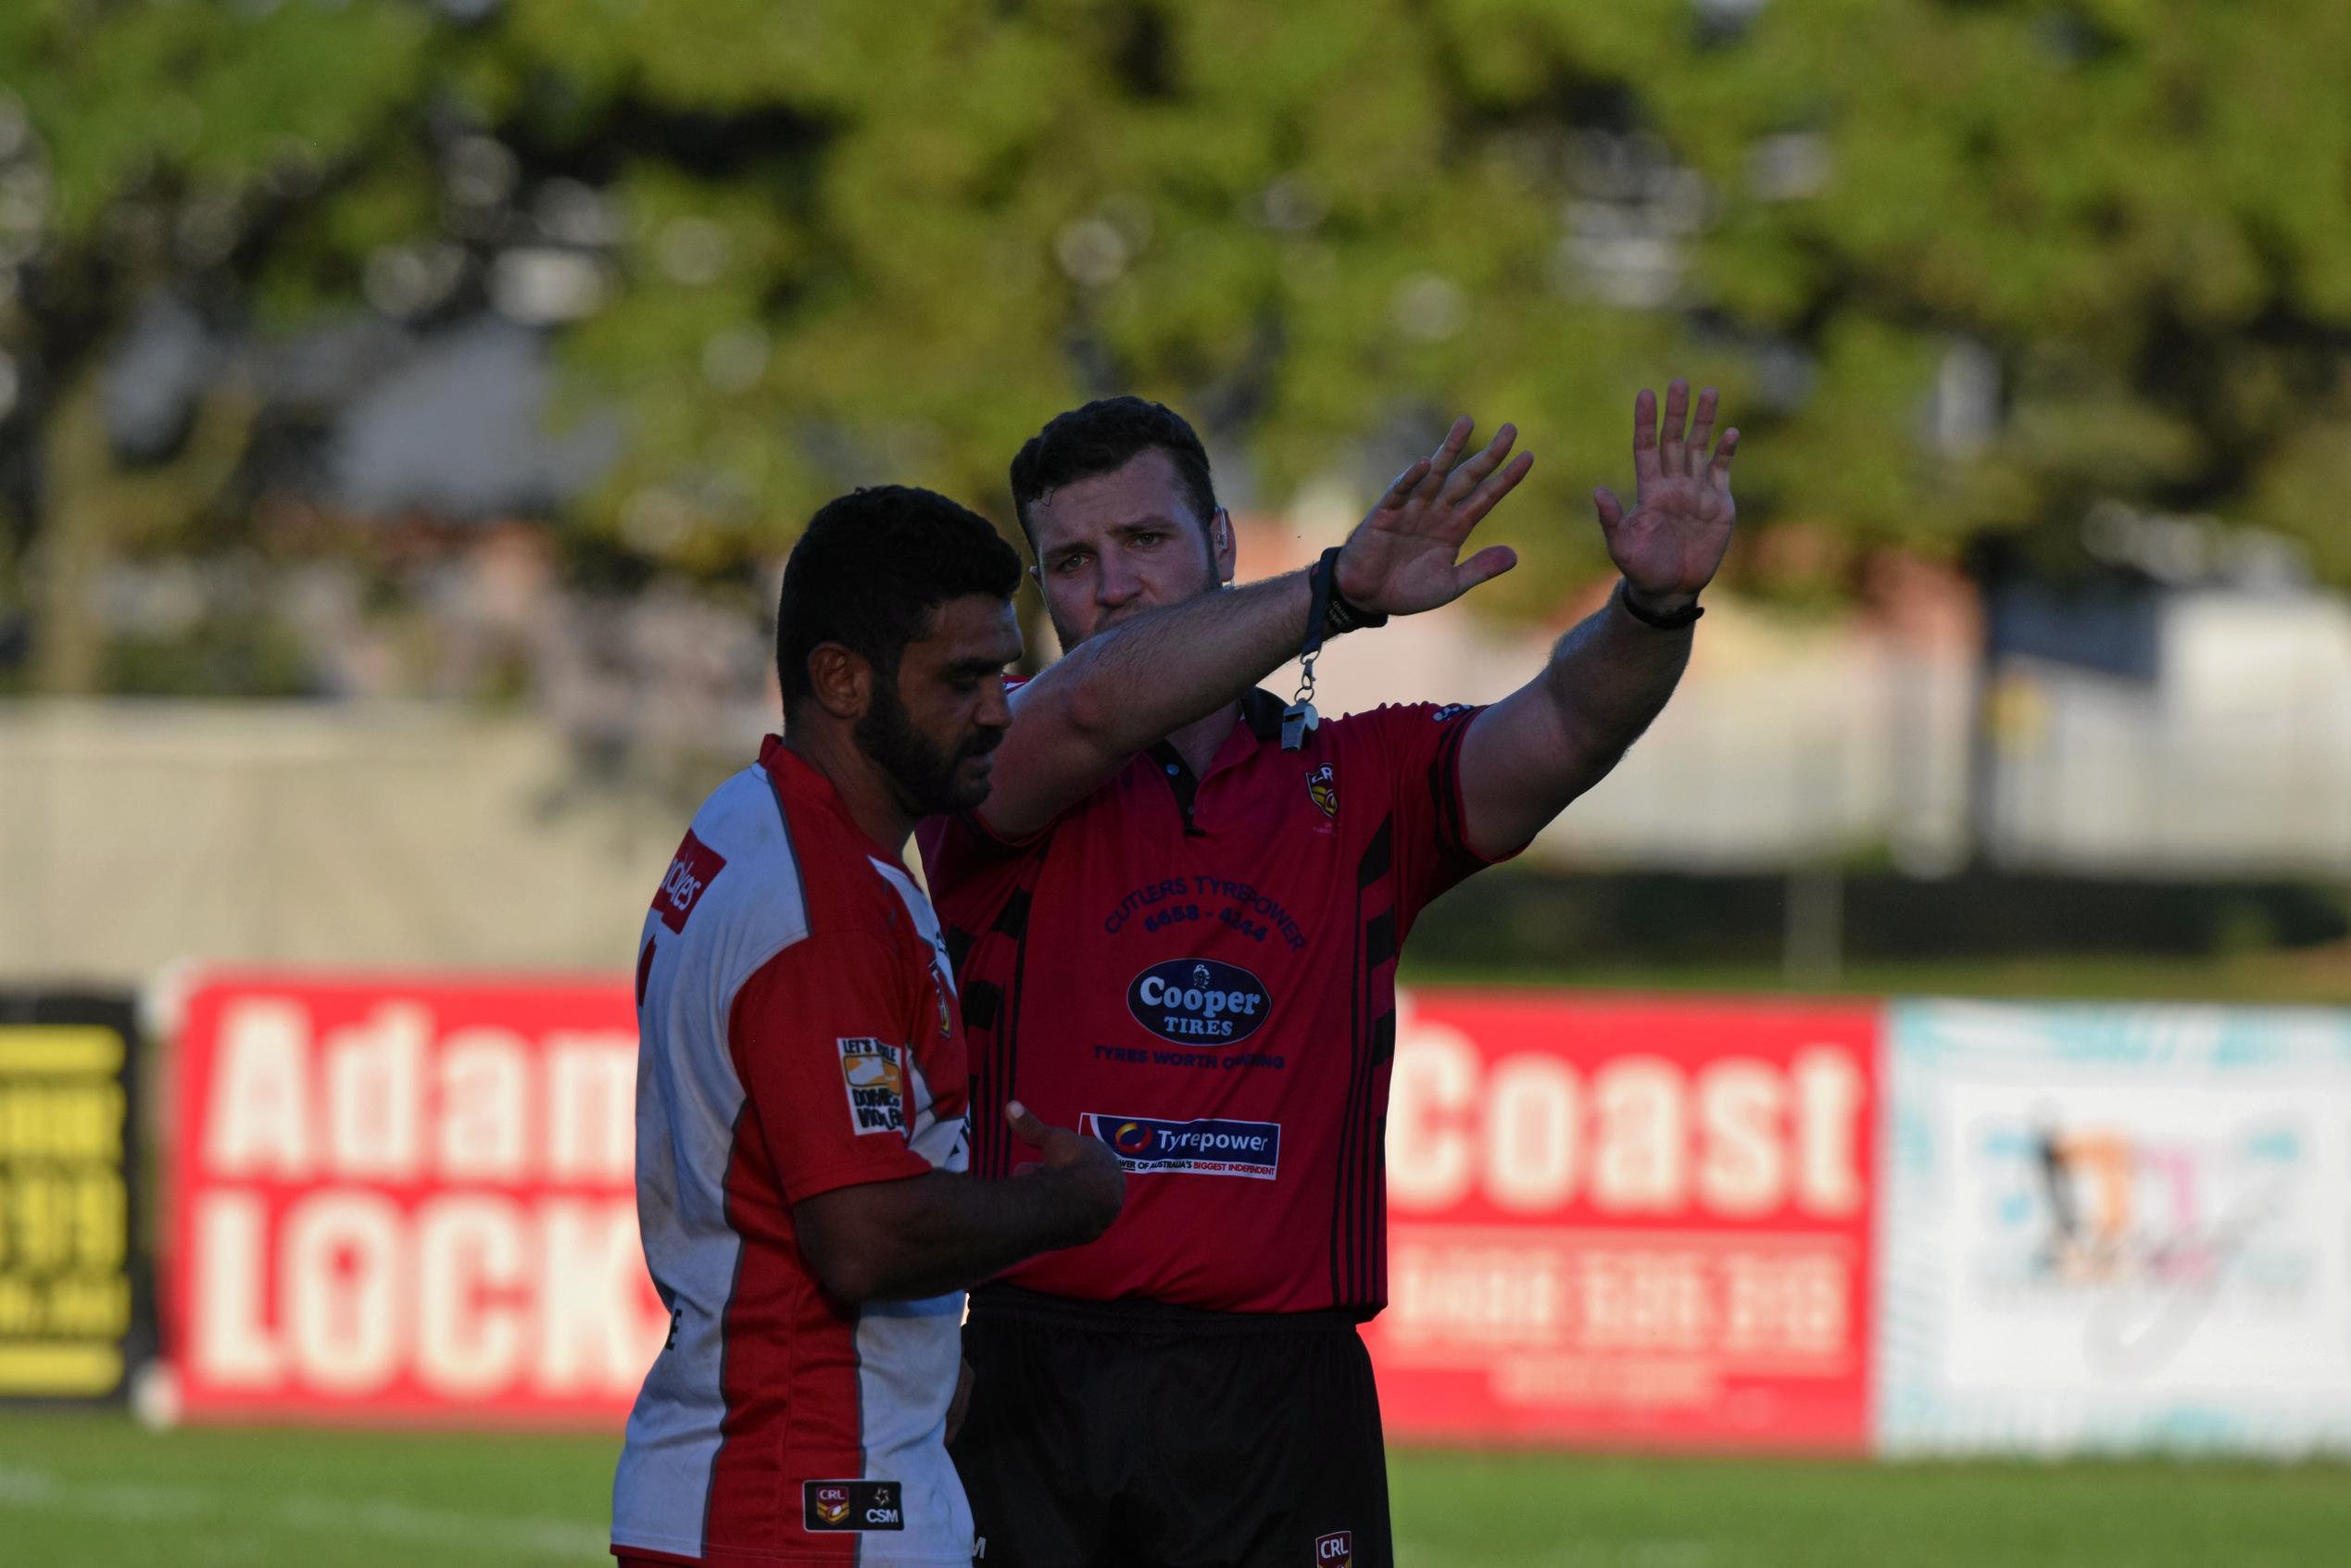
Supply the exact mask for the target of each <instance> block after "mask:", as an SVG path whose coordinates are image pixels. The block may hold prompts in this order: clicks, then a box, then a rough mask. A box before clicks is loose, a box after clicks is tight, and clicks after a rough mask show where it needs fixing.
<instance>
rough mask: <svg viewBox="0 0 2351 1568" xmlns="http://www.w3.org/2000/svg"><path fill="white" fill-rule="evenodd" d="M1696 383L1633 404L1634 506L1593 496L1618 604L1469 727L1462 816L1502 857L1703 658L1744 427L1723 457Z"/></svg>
mask: <svg viewBox="0 0 2351 1568" xmlns="http://www.w3.org/2000/svg"><path fill="white" fill-rule="evenodd" d="M1689 415H1690V384H1689V383H1687V382H1684V381H1681V380H1678V379H1677V380H1676V381H1674V382H1673V383H1672V384H1671V385H1670V386H1668V387H1667V388H1666V409H1665V422H1664V427H1663V429H1662V430H1661V429H1660V428H1659V425H1658V419H1657V400H1656V397H1655V396H1654V395H1653V394H1652V393H1650V392H1649V391H1647V390H1646V389H1643V390H1642V392H1641V395H1640V396H1639V397H1637V398H1636V399H1635V400H1634V402H1633V474H1634V483H1635V489H1634V492H1633V506H1632V510H1631V511H1630V512H1627V511H1626V509H1625V508H1624V505H1623V503H1621V502H1620V501H1618V500H1617V499H1616V495H1615V493H1614V492H1612V491H1610V490H1609V489H1608V488H1607V487H1606V486H1604V485H1603V486H1602V487H1601V488H1599V489H1598V490H1595V491H1594V492H1593V493H1592V501H1593V505H1594V506H1595V508H1597V509H1598V511H1599V513H1600V528H1601V533H1603V535H1604V536H1605V537H1606V539H1607V543H1608V555H1609V558H1610V559H1611V560H1613V561H1615V562H1616V570H1617V571H1619V572H1621V573H1623V581H1622V582H1621V583H1619V584H1618V585H1617V589H1616V593H1614V594H1612V595H1611V596H1609V600H1608V603H1607V605H1606V606H1604V607H1603V608H1602V609H1600V610H1599V611H1598V612H1597V613H1595V614H1593V615H1591V616H1590V617H1589V618H1587V619H1586V620H1585V621H1583V622H1582V623H1580V624H1579V625H1578V626H1576V627H1574V628H1573V629H1572V630H1570V631H1569V632H1568V633H1567V634H1566V635H1565V636H1564V637H1562V638H1561V639H1560V640H1559V642H1558V645H1557V646H1554V647H1553V649H1552V653H1551V659H1550V660H1549V662H1548V663H1546V664H1545V665H1544V666H1543V669H1542V671H1540V673H1539V674H1537V675H1536V676H1535V678H1534V679H1533V680H1531V681H1529V682H1528V683H1527V684H1525V685H1523V686H1521V687H1519V688H1518V690H1516V691H1515V692H1513V693H1512V694H1511V695H1510V696H1507V697H1505V698H1503V699H1502V701H1501V702H1498V703H1496V704H1494V705H1493V706H1492V707H1491V708H1489V709H1486V710H1485V711H1483V712H1482V713H1480V714H1478V715H1477V718H1476V720H1474V721H1472V723H1471V726H1470V730H1469V733H1468V734H1466V735H1465V736H1464V737H1463V740H1462V750H1461V793H1462V809H1463V818H1464V822H1463V825H1464V827H1465V830H1466V834H1467V837H1468V840H1469V845H1470V847H1472V848H1473V849H1475V850H1477V853H1479V854H1480V855H1485V856H1489V857H1500V856H1502V855H1507V854H1511V853H1515V851H1517V850H1518V849H1521V848H1523V847H1525V846H1526V845H1527V843H1528V841H1529V840H1531V839H1532V838H1533V837H1534V836H1535V834H1537V833H1539V832H1540V831H1541V829H1542V827H1543V824H1545V823H1546V822H1550V821H1551V820H1552V819H1553V817H1555V816H1557V815H1559V813H1560V812H1561V811H1562V810H1564V809H1565V808H1566V806H1567V803H1568V802H1569V801H1571V800H1573V799H1575V798H1576V797H1578V795H1581V794H1582V793H1583V792H1584V791H1585V790H1588V789H1590V787H1591V786H1592V785H1593V784H1598V783H1599V782H1600V781H1601V780H1602V779H1603V778H1605V777H1606V776H1607V774H1608V771H1609V770H1610V769H1611V768H1614V767H1615V766H1616V762H1617V759H1619V758H1621V757H1623V756H1624V754H1625V751H1626V749H1627V748H1628V747H1629V746H1631V745H1632V743H1633V742H1634V741H1635V740H1637V739H1639V738H1640V735H1641V732H1642V731H1643V730H1645V729H1647V728H1648V727H1649V721H1651V720H1652V719H1654V718H1655V717H1656V716H1657V714H1658V711H1659V710H1660V709H1663V708H1664V707H1665V706H1666V698H1667V697H1669V696H1672V695H1673V690H1674V686H1675V684H1676V683H1678V681H1679V680H1680V679H1681V672H1682V670H1683V668H1684V667H1685V666H1687V665H1688V664H1689V662H1690V644H1691V625H1692V624H1693V623H1694V622H1695V621H1697V619H1698V617H1699V615H1700V614H1701V613H1703V612H1702V611H1701V610H1700V609H1699V608H1698V595H1699V592H1700V590H1702V589H1704V587H1705V586H1706V584H1707V583H1710V582H1712V581H1713V580H1714V575H1715V571H1716V568H1718V567H1719V566H1721V564H1722V558H1723V552H1724V551H1725V550H1727V549H1728V548H1729V546H1730V533H1731V527H1732V524H1733V523H1734V522H1735V521H1737V517H1738V508H1737V506H1736V504H1735V503H1734V502H1733V501H1732V499H1731V495H1730V459H1731V457H1732V455H1733V454H1734V453H1736V452H1737V450H1738V447H1739V433H1738V432H1737V431H1736V430H1726V431H1724V432H1723V434H1722V439H1721V441H1720V442H1719V443H1716V445H1714V449H1713V453H1712V455H1711V457H1710V456H1709V454H1708V451H1707V445H1708V443H1709V442H1710V441H1712V440H1713V437H1714V430H1715V392H1714V389H1713V388H1712V387H1708V388H1707V389H1706V390H1704V392H1701V393H1700V394H1699V395H1698V408H1697V417H1696V420H1695V421H1694V422H1688V424H1687V430H1686V431H1685V423H1686V421H1689Z"/></svg>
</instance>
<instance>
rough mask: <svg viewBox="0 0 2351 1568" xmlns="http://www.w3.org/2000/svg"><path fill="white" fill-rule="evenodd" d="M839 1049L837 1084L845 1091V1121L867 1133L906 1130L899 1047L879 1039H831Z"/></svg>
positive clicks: (903, 1080) (900, 1132) (903, 1084)
mask: <svg viewBox="0 0 2351 1568" xmlns="http://www.w3.org/2000/svg"><path fill="white" fill-rule="evenodd" d="M833 1043H834V1044H835V1045H836V1046H838V1047H840V1049H841V1085H842V1087H844V1088H845V1089H847V1090H848V1091H849V1124H850V1125H851V1126H853V1127H855V1128H856V1129H857V1135H858V1136H860V1137H863V1136H864V1135H866V1134H868V1133H899V1134H903V1133H904V1132H905V1131H906V1069H905V1067H904V1066H903V1065H902V1063H901V1062H900V1061H899V1049H898V1047H896V1046H893V1045H888V1044H886V1043H884V1042H883V1041H880V1040H871V1039H847V1040H836V1041H835V1042H833Z"/></svg>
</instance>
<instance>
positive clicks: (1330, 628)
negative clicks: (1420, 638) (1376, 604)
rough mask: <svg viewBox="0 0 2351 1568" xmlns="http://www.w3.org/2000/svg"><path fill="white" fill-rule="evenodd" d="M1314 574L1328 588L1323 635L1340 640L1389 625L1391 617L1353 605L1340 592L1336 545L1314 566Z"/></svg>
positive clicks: (1324, 609) (1324, 608)
mask: <svg viewBox="0 0 2351 1568" xmlns="http://www.w3.org/2000/svg"><path fill="white" fill-rule="evenodd" d="M1314 570H1315V571H1319V572H1321V573H1322V574H1323V578H1324V581H1325V582H1326V583H1328V584H1329V585H1330V586H1329V602H1328V603H1326V605H1325V606H1324V607H1323V635H1325V636H1326V637H1337V636H1340V635H1342V634H1344V633H1349V632H1361V631H1364V630H1367V629H1368V628H1370V627H1374V626H1385V625H1387V624H1388V617H1387V615H1386V614H1385V613H1383V612H1381V611H1378V610H1370V609H1365V608H1364V607H1363V606H1361V605H1359V604H1352V603H1350V602H1349V601H1348V599H1347V596H1345V595H1343V594H1341V593H1340V592H1339V546H1336V545H1334V546H1331V547H1330V548H1329V549H1327V550H1325V551H1324V552H1323V558H1322V559H1320V560H1318V561H1316V562H1315V563H1314Z"/></svg>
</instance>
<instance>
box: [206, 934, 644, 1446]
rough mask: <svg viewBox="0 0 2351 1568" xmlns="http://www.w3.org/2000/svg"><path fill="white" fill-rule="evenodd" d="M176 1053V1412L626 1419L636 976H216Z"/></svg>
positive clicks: (633, 1340)
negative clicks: (585, 979) (630, 981)
mask: <svg viewBox="0 0 2351 1568" xmlns="http://www.w3.org/2000/svg"><path fill="white" fill-rule="evenodd" d="M173 1063H174V1070H175V1073H176V1076H177V1082H176V1085H175V1090H176V1092H175V1094H174V1097H173V1098H174V1100H175V1102H176V1108H175V1111H174V1116H175V1136H174V1141H173V1149H172V1156H171V1175H172V1190H171V1198H170V1218H171V1224H170V1237H169V1248H170V1257H169V1272H168V1276H167V1277H168V1280H169V1283H170V1301H169V1311H168V1315H167V1333H168V1336H169V1346H170V1355H171V1359H172V1361H173V1362H174V1363H175V1365H176V1367H177V1369H178V1374H179V1391H180V1399H181V1404H182V1411H183V1413H184V1414H185V1415H186V1416H187V1417H189V1418H190V1419H193V1420H205V1419H220V1420H245V1419H280V1418H295V1419H328V1420H333V1419H345V1418H348V1419H352V1420H363V1421H369V1422H381V1421H386V1420H391V1421H406V1420H414V1421H448V1420H469V1421H493V1422H513V1423H529V1424H550V1423H553V1424H563V1423H571V1422H593V1423H594V1424H597V1425H598V1426H605V1427H609V1426H610V1424H612V1422H613V1420H614V1419H615V1417H616V1416H617V1415H618V1414H620V1413H622V1412H625V1411H626V1410H627V1408H628V1405H629V1403H630V1401H631V1400H632V1399H634V1398H635V1393H636V1388H637V1385H638V1383H639V1382H640V1381H641V1380H642V1378H643V1377H644V1375H645V1369H646V1368H647V1366H649V1365H650V1364H651V1363H652V1360H653V1357H654V1354H655V1353H656V1352H657V1351H658V1350H659V1349H660V1344H661V1340H662V1336H663V1335H664V1333H665V1332H666V1330H667V1326H668V1318H667V1314H666V1313H665V1312H664V1311H663V1310H662V1308H661V1305H660V1300H659V1298H657V1297H656V1296H655V1295H654V1292H653V1287H652V1284H651V1282H650V1280H649V1279H648V1278H647V1274H646V1270H645V1261H644V1255H643V1253H642V1251H641V1250H640V1249H639V1247H638V1243H637V1229H636V1209H635V1194H634V1188H633V1185H632V1178H633V1173H634V1170H635V1114H634V1106H635V1085H636V1020H635V1010H634V1009H633V1008H632V1007H631V1005H630V997H629V992H628V989H627V987H626V986H625V985H619V984H579V985H563V984H548V983H546V982H535V983H530V984H499V983H452V982H448V981H445V980H434V979H420V980H416V981H412V982H404V981H401V980H398V979H383V978H369V979H342V980H321V979H317V978H303V979H299V980H295V979H285V978H280V977H276V976H271V975H267V974H239V975H221V976H213V977H208V978H207V980H206V981H205V982H204V983H203V984H202V985H199V986H198V987H197V988H196V989H195V991H194V993H193V994H192V995H191V996H190V997H188V998H187V1001H186V1006H185V1011H184V1015H183V1019H182V1029H181V1031H180V1034H179V1038H178V1047H177V1051H176V1054H175V1056H174V1059H173Z"/></svg>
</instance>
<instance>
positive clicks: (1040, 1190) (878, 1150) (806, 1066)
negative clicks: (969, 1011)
mask: <svg viewBox="0 0 2351 1568" xmlns="http://www.w3.org/2000/svg"><path fill="white" fill-rule="evenodd" d="M913 961H914V960H910V959H909V958H908V957H907V955H906V953H905V952H904V950H903V948H902V947H901V946H900V943H899V941H898V940H897V939H896V938H894V937H893V936H891V935H888V934H886V933H883V932H878V931H871V930H864V929H858V928H853V927H852V928H848V929H841V930H836V931H832V932H828V933H823V934H818V935H809V936H805V937H802V938H801V939H800V940H798V941H797V942H794V943H791V944H789V945H788V946H786V947H784V948H783V949H782V950H780V951H779V952H777V953H776V954H775V955H774V956H773V958H771V959H769V960H768V961H767V962H766V963H764V964H762V965H761V966H760V968H759V969H758V970H757V971H756V972H753V973H752V974H751V976H750V977H749V978H748V979H747V980H746V981H745V982H744V985H743V987H742V989H741V990H740V991H739V992H738V993H737V994H736V997H735V1005H734V1009H733V1012H732V1015H731V1017H730V1019H729V1022H728V1040H727V1045H728V1051H729V1054H730V1056H731V1058H732V1060H733V1062H734V1065H735V1074H736V1077H737V1079H738V1080H739V1082H740V1083H741V1084H742V1085H743V1094H744V1098H745V1100H746V1101H747V1110H748V1115H749V1118H750V1127H749V1129H748V1131H750V1132H752V1133H753V1134H755V1135H756V1136H757V1137H758V1138H759V1139H760V1140H761V1144H762V1145H763V1146H764V1148H765V1150H766V1153H767V1157H768V1160H769V1162H770V1164H771V1165H772V1166H773V1170H774V1173H775V1176H776V1180H777V1182H778V1184H779V1185H780V1186H781V1187H782V1191H783V1198H784V1201H785V1202H786V1204H788V1205H789V1206H790V1208H791V1211H792V1216H793V1222H794V1226H795V1234H796V1236H797V1237H798V1242H799V1245H800V1248H801V1249H802V1251H803V1253H804V1254H805V1255H806V1256H807V1257H808V1259H809V1260H810V1262H811V1265H812V1266H813V1267H814V1268H815V1269H816V1271H817V1274H818V1277H819V1278H820V1279H822V1280H823V1282H824V1285H825V1287H826V1288H827V1289H829V1290H831V1291H833V1293H834V1294H835V1295H836V1296H838V1297H840V1298H842V1299H843V1300H846V1301H850V1302H859V1301H867V1300H874V1299H877V1298H905V1297H922V1296H937V1295H939V1294H941V1293H943V1292H945V1291H949V1290H953V1289H956V1288H958V1287H959V1286H966V1285H971V1284H974V1283H976V1282H977V1281H980V1280H983V1279H986V1278H987V1276H988V1275H990V1274H992V1273H996V1272H997V1271H999V1270H1000V1269H1002V1268H1004V1267H1005V1266H1006V1265H1007V1264H1010V1263H1012V1262H1015V1261H1018V1260H1020V1259H1022V1258H1025V1257H1026V1256H1028V1255H1029V1254H1030V1253H1032V1252H1041V1251H1045V1250H1047V1249H1049V1248H1055V1247H1070V1246H1075V1244H1077V1243H1079V1242H1081V1241H1090V1240H1091V1239H1093V1238H1094V1237H1095V1236H1099V1235H1100V1234H1101V1232H1102V1231H1103V1230H1104V1229H1106V1228H1107V1227H1108V1226H1109V1224H1110V1223H1111V1221H1112V1220H1113V1219H1115V1218H1116V1217H1117V1215H1118V1208H1119V1203H1120V1201H1121V1199H1122V1198H1123V1195H1124V1192H1125V1173H1124V1171H1123V1170H1122V1169H1121V1168H1120V1166H1119V1163H1118V1158H1117V1156H1115V1155H1113V1153H1112V1152H1111V1151H1110V1149H1109V1148H1106V1147H1105V1146H1104V1145H1103V1144H1102V1143H1101V1142H1100V1140H1099V1139H1094V1138H1081V1137H1079V1136H1078V1135H1076V1134H1075V1133H1070V1132H1065V1131H1062V1130H1060V1129H1056V1128H1046V1127H1043V1126H1040V1125H1039V1124H1037V1122H1036V1121H1035V1119H1034V1118H1025V1119H1023V1118H1015V1119H1014V1121H1013V1130H1014V1131H1015V1132H1018V1133H1020V1134H1021V1135H1023V1136H1024V1137H1026V1138H1027V1139H1029V1141H1030V1142H1032V1143H1036V1144H1037V1145H1039V1148H1040V1153H1039V1169H1038V1170H1037V1173H1035V1174H1034V1175H1032V1176H1029V1177H1026V1178H1024V1179H1020V1180H1016V1181H1000V1182H979V1181H974V1180H973V1179H972V1178H971V1177H969V1176H965V1175H962V1174H961V1173H948V1172H942V1171H939V1170H937V1169H936V1168H934V1165H933V1162H932V1159H931V1157H930V1156H929V1155H926V1154H925V1153H924V1152H923V1151H922V1150H919V1149H917V1148H915V1147H914V1145H913V1143H912V1141H911V1136H910V1133H911V1130H912V1129H913V1128H914V1127H915V1126H916V1125H917V1120H918V1119H917V1117H916V1115H915V1113H914V1110H913V1102H914V1098H915V1084H914V1079H915V1075H916V1074H917V1073H920V1072H921V1066H920V1064H919V1062H918V1061H917V1060H916V1055H917V1053H916V1052H915V1051H914V1050H913V1049H912V1048H911V1047H910V1046H908V1045H906V1044H904V1042H906V1041H908V1040H910V1039H914V1038H921V1037H922V1035H921V1033H920V1032H921V1031H924V1030H926V1029H933V1028H936V1027H937V1013H936V1012H935V1011H934V1010H933V1008H932V997H931V995H930V993H929V992H928V990H927V985H926V977H925V976H924V975H923V972H920V971H913V972H910V964H911V963H912V962H913ZM918 991H919V992H920V995H919V996H918V994H917V993H918ZM957 1067H958V1070H959V1071H960V1069H961V1060H960V1059H957ZM953 1130H954V1131H955V1132H957V1133H960V1132H961V1131H962V1129H961V1128H960V1127H958V1128H955V1129H953ZM933 1131H934V1133H935V1135H937V1136H941V1137H944V1136H946V1135H948V1133H949V1129H948V1128H944V1127H941V1128H936V1129H934V1130H933Z"/></svg>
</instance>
